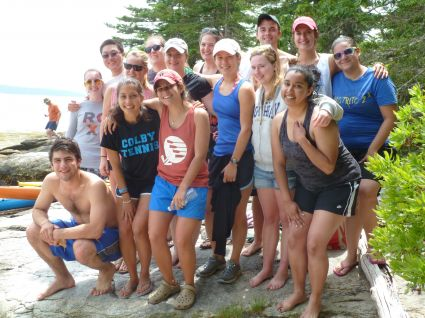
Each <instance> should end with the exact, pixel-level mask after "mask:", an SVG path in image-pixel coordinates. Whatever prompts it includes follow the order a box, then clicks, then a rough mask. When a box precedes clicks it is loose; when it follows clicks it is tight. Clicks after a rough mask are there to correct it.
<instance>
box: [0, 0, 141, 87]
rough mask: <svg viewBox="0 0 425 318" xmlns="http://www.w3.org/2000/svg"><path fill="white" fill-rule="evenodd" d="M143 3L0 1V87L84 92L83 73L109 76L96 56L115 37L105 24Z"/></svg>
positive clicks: (120, 0)
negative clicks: (110, 38)
mask: <svg viewBox="0 0 425 318" xmlns="http://www.w3.org/2000/svg"><path fill="white" fill-rule="evenodd" d="M144 2H145V1H142V0H138V1H137V0H114V1H104V0H73V1H61V0H14V1H0V39H1V41H2V45H1V50H0V52H1V53H0V70H1V71H0V85H7V86H21V87H38V88H48V89H58V90H66V91H76V92H79V91H84V86H83V74H84V71H85V70H86V69H88V68H97V69H99V70H100V71H101V72H102V74H103V76H104V77H105V78H108V77H109V76H110V74H109V71H107V70H106V69H105V68H104V66H103V62H102V59H101V56H100V52H99V45H100V44H101V42H102V41H103V40H105V39H107V38H109V37H111V36H113V35H115V32H114V30H113V29H110V28H108V27H106V26H105V22H110V23H116V22H117V20H116V17H117V16H121V15H125V14H127V12H128V11H127V10H126V9H125V7H126V6H128V5H130V4H131V5H134V6H141V5H143V3H144Z"/></svg>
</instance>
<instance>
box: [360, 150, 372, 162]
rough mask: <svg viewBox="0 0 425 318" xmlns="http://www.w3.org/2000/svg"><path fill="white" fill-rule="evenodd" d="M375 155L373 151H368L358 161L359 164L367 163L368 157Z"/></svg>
mask: <svg viewBox="0 0 425 318" xmlns="http://www.w3.org/2000/svg"><path fill="white" fill-rule="evenodd" d="M375 153H376V152H375V151H371V150H369V149H368V150H367V152H366V154H365V156H364V157H363V158H362V159H361V160H360V161H359V163H363V162H367V161H368V160H369V157H371V156H373V155H374V154H375Z"/></svg>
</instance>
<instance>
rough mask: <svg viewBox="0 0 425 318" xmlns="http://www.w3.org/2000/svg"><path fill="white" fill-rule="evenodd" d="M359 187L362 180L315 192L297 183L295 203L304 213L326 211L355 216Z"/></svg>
mask: <svg viewBox="0 0 425 318" xmlns="http://www.w3.org/2000/svg"><path fill="white" fill-rule="evenodd" d="M359 185H360V180H356V181H350V182H346V183H342V184H338V185H334V186H330V187H328V188H323V189H322V190H320V191H316V192H313V191H309V190H307V189H306V188H304V187H303V186H302V185H301V184H300V183H299V182H297V185H296V186H295V198H294V201H295V202H296V203H297V204H298V206H299V207H300V209H301V210H302V211H305V212H308V213H314V211H315V210H325V211H328V212H331V213H334V214H338V215H342V216H353V215H354V211H355V209H356V200H357V193H358V191H359Z"/></svg>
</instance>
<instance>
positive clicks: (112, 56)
mask: <svg viewBox="0 0 425 318" xmlns="http://www.w3.org/2000/svg"><path fill="white" fill-rule="evenodd" d="M118 54H120V52H118V51H111V52H110V53H103V54H102V58H103V59H104V60H107V59H108V58H111V59H112V58H114V57H115V56H117V55H118Z"/></svg>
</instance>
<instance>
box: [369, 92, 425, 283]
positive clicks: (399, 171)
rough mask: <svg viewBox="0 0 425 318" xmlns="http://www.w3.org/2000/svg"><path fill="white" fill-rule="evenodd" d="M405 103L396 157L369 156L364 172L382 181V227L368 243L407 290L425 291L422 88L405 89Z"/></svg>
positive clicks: (395, 134)
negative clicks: (406, 284)
mask: <svg viewBox="0 0 425 318" xmlns="http://www.w3.org/2000/svg"><path fill="white" fill-rule="evenodd" d="M409 93H410V95H411V98H410V101H409V103H408V104H407V105H405V106H403V107H401V108H400V109H399V110H398V111H397V112H396V117H397V124H396V127H395V129H394V130H393V131H392V132H391V134H390V138H389V139H390V145H391V146H392V147H393V148H394V149H395V150H396V155H395V156H391V155H390V154H388V153H385V154H384V157H381V156H379V155H375V156H374V157H373V158H370V160H369V163H368V169H369V170H370V171H372V172H373V173H375V175H377V176H378V177H379V178H380V179H381V180H380V183H381V186H382V191H381V200H380V204H379V205H378V207H377V209H376V213H377V215H378V217H379V219H380V223H381V225H382V226H379V227H377V228H375V230H374V231H373V238H371V240H370V242H369V243H370V245H371V246H372V247H373V248H374V250H375V251H376V252H377V253H379V254H381V255H383V256H385V258H386V259H387V260H388V261H390V264H391V269H392V271H393V272H394V273H396V274H397V275H399V276H401V277H402V278H403V279H405V280H406V281H407V282H409V283H410V285H411V287H416V288H421V289H423V288H424V287H425V90H421V88H420V87H419V86H415V87H413V88H412V89H411V90H410V91H409Z"/></svg>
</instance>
